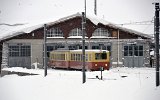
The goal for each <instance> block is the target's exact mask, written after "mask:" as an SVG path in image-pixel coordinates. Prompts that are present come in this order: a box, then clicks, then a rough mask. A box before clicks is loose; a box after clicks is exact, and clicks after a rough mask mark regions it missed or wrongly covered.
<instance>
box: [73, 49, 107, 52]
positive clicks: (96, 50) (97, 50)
mask: <svg viewBox="0 0 160 100" xmlns="http://www.w3.org/2000/svg"><path fill="white" fill-rule="evenodd" d="M71 51H72V52H80V51H82V49H79V50H71ZM104 51H105V52H109V51H108V50H99V49H95V50H85V52H104Z"/></svg>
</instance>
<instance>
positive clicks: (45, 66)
mask: <svg viewBox="0 0 160 100" xmlns="http://www.w3.org/2000/svg"><path fill="white" fill-rule="evenodd" d="M46 33H47V25H46V24H44V45H43V50H44V53H43V57H44V58H43V60H44V64H43V65H44V76H47V48H46Z"/></svg>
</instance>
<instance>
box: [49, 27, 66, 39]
mask: <svg viewBox="0 0 160 100" xmlns="http://www.w3.org/2000/svg"><path fill="white" fill-rule="evenodd" d="M47 37H63V32H62V31H61V30H60V29H59V28H51V29H49V30H48V32H47Z"/></svg>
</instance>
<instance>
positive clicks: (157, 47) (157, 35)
mask: <svg viewBox="0 0 160 100" xmlns="http://www.w3.org/2000/svg"><path fill="white" fill-rule="evenodd" d="M159 11H160V10H159V3H155V25H154V28H155V36H156V37H155V39H156V41H155V42H156V50H155V51H156V86H159Z"/></svg>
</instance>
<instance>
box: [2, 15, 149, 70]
mask: <svg viewBox="0 0 160 100" xmlns="http://www.w3.org/2000/svg"><path fill="white" fill-rule="evenodd" d="M44 24H46V25H47V33H46V43H47V56H48V57H49V52H50V51H52V50H58V49H67V50H76V49H82V14H81V13H76V14H73V15H70V16H66V17H64V18H61V19H58V20H56V21H52V22H48V23H44ZM44 24H39V25H35V26H31V27H26V28H25V29H22V30H21V31H17V32H13V33H12V34H7V35H6V36H4V37H2V38H1V39H0V44H1V45H0V46H1V47H0V49H1V51H2V52H0V61H1V66H2V67H26V68H32V66H33V64H34V63H35V62H38V63H39V66H38V67H39V68H43V58H44V56H43V54H44V53H43V51H44V49H43V46H44ZM85 26H86V30H85V48H86V49H103V50H109V51H110V61H111V63H110V66H111V67H149V66H150V55H149V49H150V43H151V37H150V36H149V35H147V34H144V33H141V32H137V31H134V30H131V29H127V28H124V27H120V26H117V25H115V24H112V23H110V22H107V21H106V20H104V19H101V18H98V17H97V16H86V25H85Z"/></svg>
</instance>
